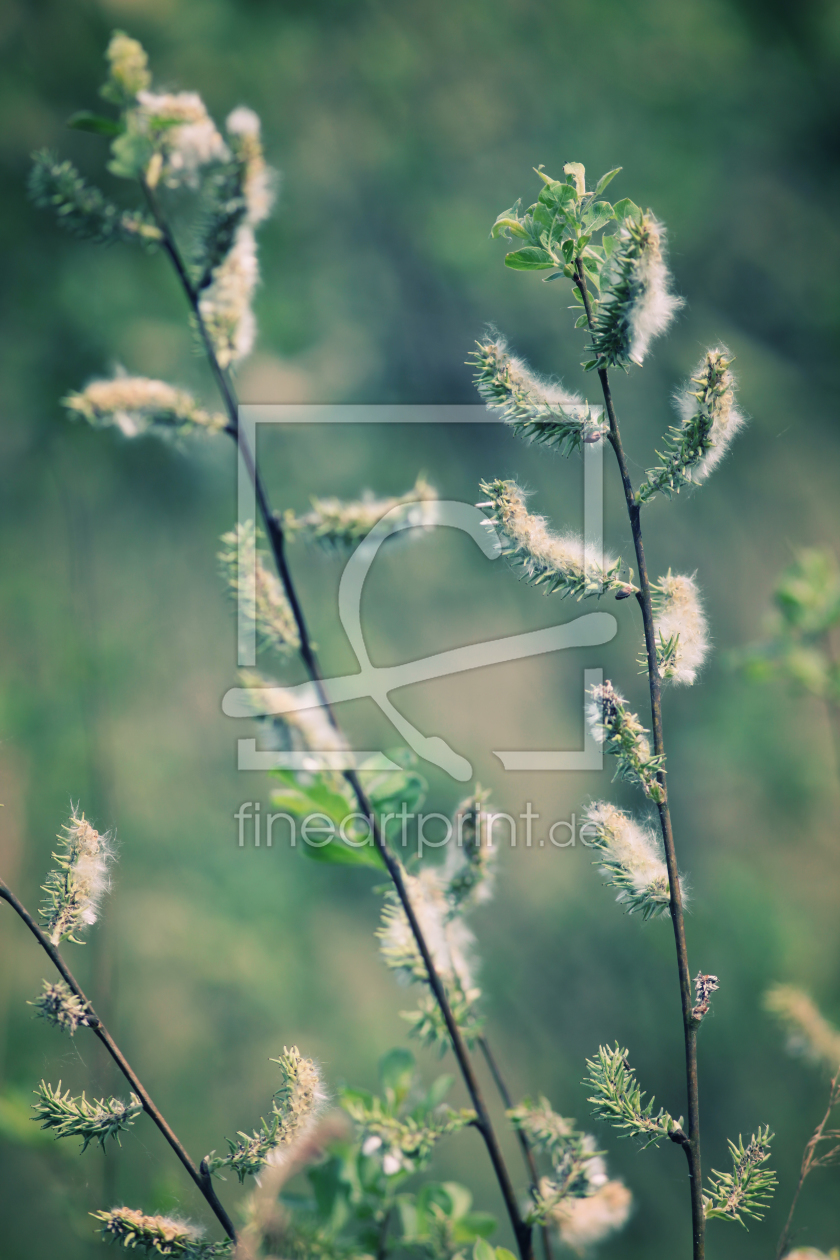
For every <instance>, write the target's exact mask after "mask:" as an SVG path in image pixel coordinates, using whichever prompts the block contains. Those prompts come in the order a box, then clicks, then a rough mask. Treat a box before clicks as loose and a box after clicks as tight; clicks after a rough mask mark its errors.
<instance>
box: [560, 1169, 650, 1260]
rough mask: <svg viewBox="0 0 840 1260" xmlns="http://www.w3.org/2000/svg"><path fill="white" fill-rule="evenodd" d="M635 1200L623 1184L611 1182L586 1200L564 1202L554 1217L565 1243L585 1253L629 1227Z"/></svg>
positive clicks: (568, 1199)
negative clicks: (586, 1249)
mask: <svg viewBox="0 0 840 1260" xmlns="http://www.w3.org/2000/svg"><path fill="white" fill-rule="evenodd" d="M632 1205H633V1196H632V1194H631V1193H630V1191H629V1190H628V1189H627V1187H626V1186H625V1185H624V1182H622V1181H607V1182H606V1183H605V1184H604V1185H602V1186H601V1187H600V1189H598V1190H596V1191H595V1193H594V1194H591V1195H587V1196H586V1197H585V1198H567V1199H564V1200H563V1201H562V1202H561V1203H560V1204H558V1206H557V1207H556V1208H555V1209H554V1212H553V1213H552V1216H553V1219H554V1223H555V1224H556V1226H557V1228H558V1230H559V1233H560V1238H561V1240H562V1241H563V1242H564V1243H565V1244H566V1246H567V1247H570V1248H572V1250H574V1251H578V1252H582V1251H583V1250H584V1249H585V1248H586V1247H591V1246H593V1245H594V1244H596V1243H599V1242H602V1241H603V1239H605V1238H607V1237H608V1236H609V1235H610V1234H612V1233H614V1232H615V1231H616V1230H618V1229H621V1227H622V1226H623V1225H624V1224H626V1222H627V1218H628V1217H629V1215H630V1209H631V1207H632Z"/></svg>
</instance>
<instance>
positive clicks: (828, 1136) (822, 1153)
mask: <svg viewBox="0 0 840 1260" xmlns="http://www.w3.org/2000/svg"><path fill="white" fill-rule="evenodd" d="M838 1105H840V1068H838V1070H837V1072H836V1073H835V1075H834V1077H833V1079H832V1082H831V1087H830V1089H829V1094H828V1106H827V1107H826V1109H825V1115H824V1116H823V1118H822V1120H820V1122H819V1124H818V1125H817V1127H816V1129H814V1132H813V1133H812V1134H811V1137H810V1138H809V1140H808V1144H807V1146H806V1147H805V1151H804V1153H803V1156H802V1165H801V1167H800V1169H799V1180H798V1181H797V1183H796V1190H795V1191H794V1194H793V1202H792V1203H791V1205H790V1211H789V1212H788V1217H787V1220H786V1221H785V1227H784V1229H783V1230H782V1232H781V1234H780V1235H779V1244H778V1246H777V1247H776V1260H781V1258H782V1256H783V1255H784V1254H785V1251H786V1250H787V1246H788V1243H789V1242H790V1236H791V1230H792V1229H793V1218H794V1214H795V1212H796V1205H797V1204H798V1202H799V1196H800V1194H801V1193H802V1187H803V1186H804V1184H805V1179H806V1177H807V1176H808V1174H809V1173H812V1172H813V1171H814V1169H815V1168H821V1167H824V1166H825V1165H826V1164H831V1163H834V1162H835V1161H836V1160H837V1157H838V1156H840V1129H829V1128H828V1122H829V1120H830V1118H831V1113H832V1112H833V1111H834V1109H835V1107H837V1106H838ZM826 1145H828V1149H827V1150H826V1149H825V1147H826Z"/></svg>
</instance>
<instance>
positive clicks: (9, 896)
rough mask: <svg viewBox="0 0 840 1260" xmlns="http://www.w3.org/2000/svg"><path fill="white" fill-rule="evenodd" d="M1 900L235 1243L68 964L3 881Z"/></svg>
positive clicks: (200, 1173) (202, 1173)
mask: <svg viewBox="0 0 840 1260" xmlns="http://www.w3.org/2000/svg"><path fill="white" fill-rule="evenodd" d="M0 899H2V900H3V901H5V902H6V903H7V904H8V905H10V906H11V907H12V909H13V910H14V912H15V914H16V915H17V916H18V918H19V919H21V920H22V921H23V922H24V923H25V924H26V926H27V927H28V928H29V930H30V932H31V933H32V935H33V936H34V937H35V939H36V941H37V942H38V944H39V945H40V946H41V948H42V949H43V950H44V952H45V953H46V954H48V955H49V957H50V959H51V960H52V962H53V964H54V966H55V967H56V969H57V970H58V972H59V974H60V975H61V978H62V979H63V980H64V982H65V984H66V985H67V986H68V987H69V988H70V989H72V991H73V993H75V995H76V997H77V998H78V999H79V1001H80V1002H81V1003H82V1004H83V1006H84V1008H85V1017H86V1019H87V1025H88V1027H89V1028H90V1029H91V1031H92V1032H93V1033H94V1035H95V1036H96V1037H98V1038H99V1040H100V1041H101V1042H102V1044H103V1046H104V1047H105V1049H106V1050H107V1051H108V1053H109V1054H110V1056H111V1058H112V1059H113V1060H114V1062H115V1063H116V1065H117V1067H118V1068H119V1070H120V1071H121V1072H122V1074H123V1076H124V1077H125V1079H126V1080H127V1081H128V1083H129V1085H130V1086H131V1088H132V1089H133V1090H134V1092H135V1094H136V1095H137V1097H138V1098H139V1099H140V1101H141V1102H142V1104H143V1110H144V1111H145V1112H146V1114H147V1115H148V1116H149V1118H150V1119H151V1120H152V1121H153V1122H154V1123H155V1124H156V1125H157V1127H158V1128H159V1129H160V1131H161V1133H162V1134H163V1136H164V1137H165V1138H166V1140H167V1142H168V1143H169V1145H170V1146H171V1147H172V1149H173V1151H174V1152H175V1154H176V1155H177V1156H178V1158H179V1160H180V1161H181V1163H182V1164H183V1165H184V1168H186V1170H187V1172H188V1173H189V1175H190V1177H191V1178H192V1179H193V1181H194V1182H195V1184H196V1186H197V1187H198V1189H199V1190H200V1191H201V1193H202V1194H203V1195H204V1198H205V1199H206V1200H207V1203H208V1204H209V1206H210V1208H211V1209H212V1211H213V1212H214V1213H215V1215H216V1217H217V1219H218V1221H219V1224H220V1225H221V1226H222V1229H223V1230H224V1231H225V1233H226V1234H227V1236H228V1238H231V1239H232V1240H233V1241H234V1242H235V1241H236V1231H235V1230H234V1228H233V1223H232V1221H231V1219H230V1217H229V1216H228V1214H227V1212H226V1211H225V1209H224V1207H223V1206H222V1204H221V1203H220V1202H219V1200H218V1198H217V1197H216V1191H215V1189H214V1187H213V1183H212V1179H211V1177H210V1174H209V1173H208V1172H207V1170H206V1169H205V1168H204V1166H203V1164H202V1165H201V1166H200V1167H199V1168H197V1167H196V1166H195V1164H194V1163H193V1161H192V1160H191V1159H190V1157H189V1155H188V1154H187V1151H186V1149H185V1147H184V1146H183V1145H182V1143H181V1142H180V1141H179V1140H178V1138H177V1137H176V1136H175V1133H174V1132H173V1131H172V1129H171V1128H170V1127H169V1125H168V1124H167V1123H166V1121H165V1120H164V1118H163V1116H162V1115H161V1113H160V1111H158V1109H157V1107H156V1106H155V1104H154V1103H153V1102H152V1099H151V1097H150V1096H149V1094H148V1093H147V1092H146V1090H145V1089H144V1088H143V1085H142V1084H141V1082H140V1080H139V1078H138V1076H137V1073H136V1072H135V1071H134V1069H133V1068H132V1066H131V1064H130V1063H129V1062H128V1060H127V1059H126V1057H125V1055H124V1054H123V1052H122V1051H121V1050H120V1048H119V1046H118V1045H117V1043H116V1042H115V1041H114V1039H113V1037H112V1036H111V1034H110V1033H109V1032H108V1029H107V1028H106V1027H105V1025H104V1024H103V1023H102V1021H101V1020H100V1019H99V1017H98V1016H97V1014H96V1012H95V1011H94V1009H93V1006H92V1004H91V1003H90V1001H89V1000H88V998H87V997H86V996H85V994H84V992H83V990H82V988H81V986H80V985H79V984H78V983H77V981H76V979H75V977H74V976H73V973H72V972H71V970H70V968H69V967H68V966H67V963H66V962H65V961H64V959H63V958H62V957H61V954H60V953H59V952H58V950H57V949H56V947H55V946H54V945H53V943H52V941H51V940H50V939H49V938H48V937H47V936H46V935H45V934H44V932H42V930H41V928H40V927H39V926H38V924H37V923H36V921H35V920H34V919H33V918H32V915H31V914H30V913H29V911H28V910H27V909H26V907H25V906H24V905H23V904H22V902H20V901H19V900H18V898H17V897H16V896H15V894H14V893H13V892H12V890H11V889H10V888H9V887H8V885H7V884H5V883H4V882H3V880H2V879H0Z"/></svg>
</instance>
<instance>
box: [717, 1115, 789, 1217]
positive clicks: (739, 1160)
mask: <svg viewBox="0 0 840 1260" xmlns="http://www.w3.org/2000/svg"><path fill="white" fill-rule="evenodd" d="M772 1140H773V1134H772V1133H771V1132H770V1129H769V1127H767V1128H765V1129H764V1130H763V1131H762V1130H761V1129H759V1131H758V1133H754V1134H753V1136H752V1137H751V1138H750V1141H749V1144H748V1145H747V1146H744V1139H743V1138H741V1137H739V1138H738V1145H737V1146H736V1145H735V1143H734V1142H730V1143H729V1154H730V1155H731V1157H732V1172H731V1173H720V1172H717V1171H716V1170H715V1169H712V1174H711V1178H710V1184H709V1190H708V1193H707V1194H704V1195H703V1212H704V1215H705V1217H706V1220H707V1221H712V1220H719V1221H738V1222H739V1223H740V1224H741V1225H745V1224H746V1222H745V1221H744V1217H745V1216H750V1217H752V1218H753V1219H754V1220H757V1221H760V1220H761V1218H762V1216H763V1215H764V1210H765V1208H766V1206H767V1204H768V1203H769V1201H770V1199H771V1198H772V1196H773V1190H774V1189H775V1186H776V1184H777V1183H776V1175H775V1173H773V1172H772V1171H771V1170H770V1169H769V1168H764V1167H762V1165H763V1164H765V1163H766V1162H767V1160H768V1159H769V1158H770V1143H771V1141H772Z"/></svg>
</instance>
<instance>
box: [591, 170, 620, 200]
mask: <svg viewBox="0 0 840 1260" xmlns="http://www.w3.org/2000/svg"><path fill="white" fill-rule="evenodd" d="M623 169H624V168H623V167H621V166H616V168H615V169H614V170H612V171H607V173H606V175H602V176H601V178H600V179H599V180H598V183H597V184H596V185H595V196H596V197H600V195H601V193H602V192H603V191H604V189H605V188H606V186H607V184H611V183H612V181H613V180H614V179H615V177H616V175H617V174H618V172H619V171H620V170H623Z"/></svg>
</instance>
